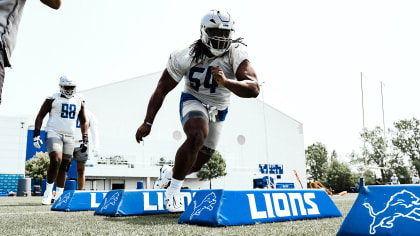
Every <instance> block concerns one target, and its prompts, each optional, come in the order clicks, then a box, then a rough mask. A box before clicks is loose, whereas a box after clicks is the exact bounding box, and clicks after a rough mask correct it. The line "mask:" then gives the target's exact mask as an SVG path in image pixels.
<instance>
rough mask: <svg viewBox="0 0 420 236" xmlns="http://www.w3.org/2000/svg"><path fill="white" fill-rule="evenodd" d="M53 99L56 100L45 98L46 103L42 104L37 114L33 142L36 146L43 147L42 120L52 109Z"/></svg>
mask: <svg viewBox="0 0 420 236" xmlns="http://www.w3.org/2000/svg"><path fill="white" fill-rule="evenodd" d="M53 101H54V99H45V101H44V103H43V104H42V106H41V108H40V109H39V112H38V115H37V116H36V119H35V128H34V135H33V144H34V146H35V147H36V148H41V144H42V140H41V127H42V121H43V120H44V117H45V116H46V115H47V113H48V112H50V111H51V107H52V103H53Z"/></svg>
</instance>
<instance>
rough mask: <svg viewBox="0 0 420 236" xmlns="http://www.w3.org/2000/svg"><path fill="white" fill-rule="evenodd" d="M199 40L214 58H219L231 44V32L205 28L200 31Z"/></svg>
mask: <svg viewBox="0 0 420 236" xmlns="http://www.w3.org/2000/svg"><path fill="white" fill-rule="evenodd" d="M201 34H202V36H201V39H202V42H203V43H204V45H206V46H207V48H208V49H209V50H210V52H211V53H212V54H213V55H215V56H221V55H223V53H225V52H226V51H227V50H228V49H229V47H230V45H231V44H232V35H233V30H230V29H218V28H206V29H202V30H201Z"/></svg>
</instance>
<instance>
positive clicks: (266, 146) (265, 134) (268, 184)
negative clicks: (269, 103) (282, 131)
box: [260, 82, 271, 189]
mask: <svg viewBox="0 0 420 236" xmlns="http://www.w3.org/2000/svg"><path fill="white" fill-rule="evenodd" d="M264 83H265V82H261V83H260V87H261V97H262V102H263V106H262V108H263V118H264V139H265V155H266V158H267V187H268V189H270V188H271V186H270V185H271V180H270V158H269V155H268V139H267V120H266V117H265V101H264V89H263V85H264Z"/></svg>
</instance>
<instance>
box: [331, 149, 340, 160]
mask: <svg viewBox="0 0 420 236" xmlns="http://www.w3.org/2000/svg"><path fill="white" fill-rule="evenodd" d="M337 158H338V154H337V152H336V151H335V150H333V151H332V152H331V156H330V163H331V162H332V161H334V160H337Z"/></svg>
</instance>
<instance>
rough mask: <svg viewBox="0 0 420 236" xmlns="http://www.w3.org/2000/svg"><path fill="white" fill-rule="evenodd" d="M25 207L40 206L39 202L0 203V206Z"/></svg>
mask: <svg viewBox="0 0 420 236" xmlns="http://www.w3.org/2000/svg"><path fill="white" fill-rule="evenodd" d="M11 206H12V207H26V206H42V205H41V203H39V202H38V203H35V202H34V203H28V202H26V203H12V204H1V205H0V207H11Z"/></svg>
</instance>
